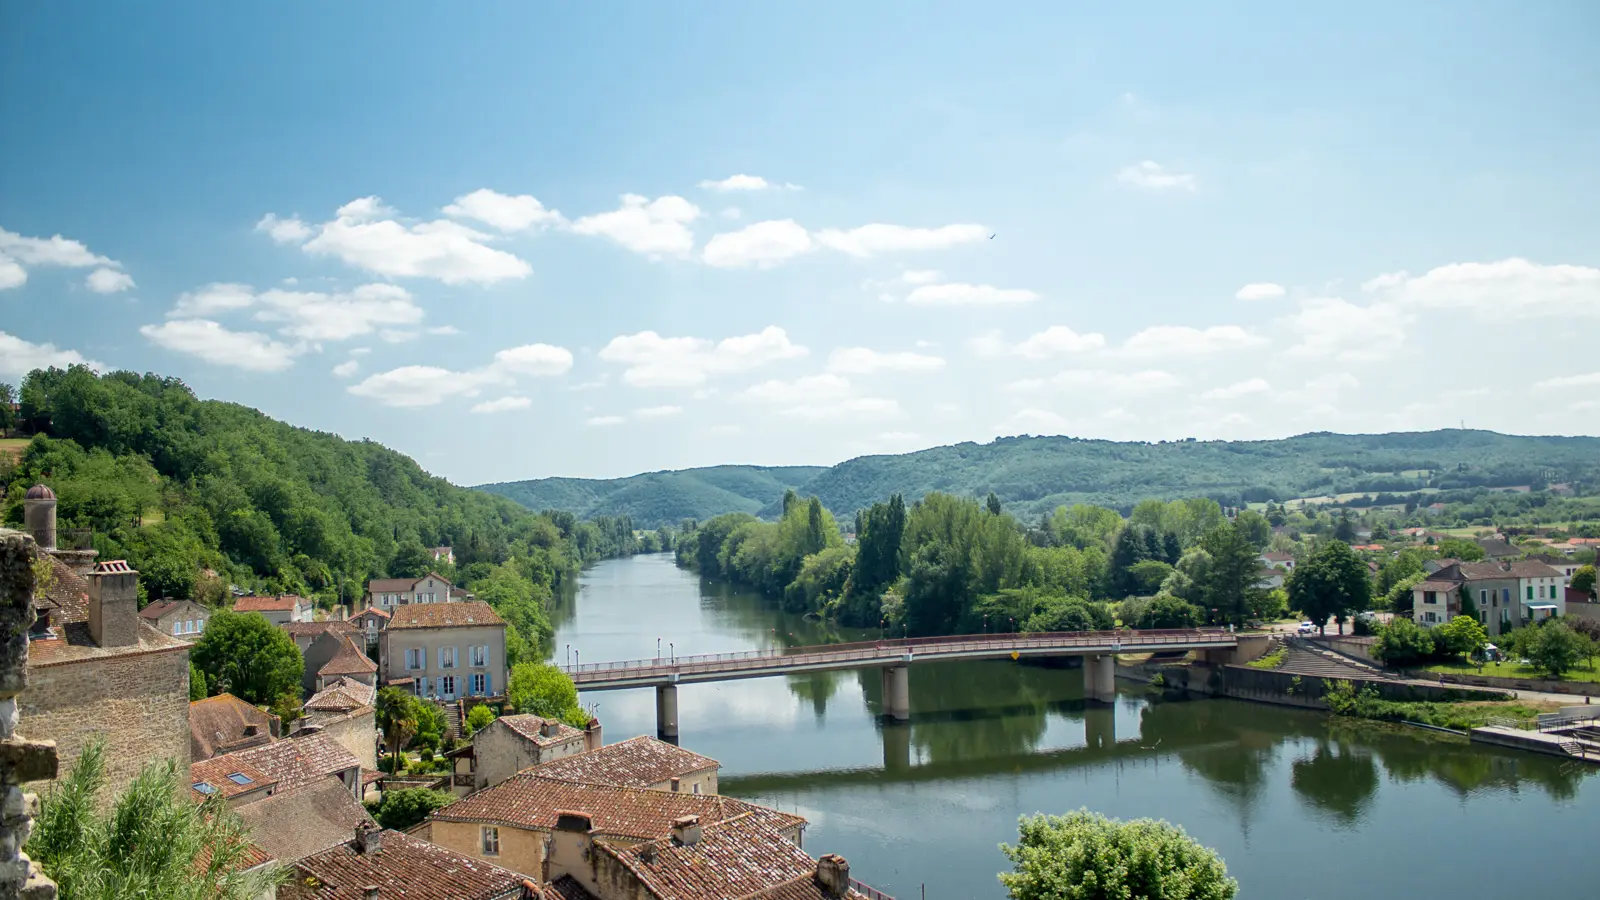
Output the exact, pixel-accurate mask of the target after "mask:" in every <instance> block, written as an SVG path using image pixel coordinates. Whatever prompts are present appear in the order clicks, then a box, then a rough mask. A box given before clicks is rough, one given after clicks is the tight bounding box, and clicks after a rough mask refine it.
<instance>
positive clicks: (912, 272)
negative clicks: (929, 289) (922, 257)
mask: <svg viewBox="0 0 1600 900" xmlns="http://www.w3.org/2000/svg"><path fill="white" fill-rule="evenodd" d="M900 280H901V281H904V282H905V283H906V284H912V285H916V284H933V283H935V282H938V281H943V280H944V273H943V272H941V271H939V270H938V269H907V270H906V271H904V272H901V273H900Z"/></svg>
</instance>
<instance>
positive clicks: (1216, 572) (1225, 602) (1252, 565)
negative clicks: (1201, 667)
mask: <svg viewBox="0 0 1600 900" xmlns="http://www.w3.org/2000/svg"><path fill="white" fill-rule="evenodd" d="M1200 549H1202V550H1204V551H1205V552H1206V554H1207V555H1208V556H1210V558H1211V559H1210V562H1209V563H1208V564H1207V565H1206V566H1205V571H1204V573H1203V574H1202V575H1201V577H1200V578H1198V579H1196V584H1197V585H1198V587H1199V593H1200V606H1201V608H1202V609H1203V610H1205V611H1206V613H1207V616H1208V618H1210V619H1211V620H1212V621H1214V622H1228V623H1232V624H1233V625H1234V626H1235V627H1242V626H1243V625H1244V621H1245V619H1246V618H1248V617H1250V616H1252V615H1255V614H1256V611H1257V610H1259V609H1264V608H1266V607H1267V606H1268V605H1269V604H1268V592H1267V590H1266V589H1265V588H1263V587H1262V586H1261V579H1260V560H1259V559H1258V557H1257V553H1256V548H1255V545H1254V544H1252V543H1250V538H1249V537H1248V536H1247V535H1246V533H1245V532H1244V530H1243V529H1241V528H1240V527H1239V526H1238V525H1237V524H1236V523H1228V524H1223V525H1217V526H1216V527H1214V528H1212V529H1211V530H1210V531H1208V532H1206V533H1205V536H1204V537H1202V538H1201V539H1200Z"/></svg>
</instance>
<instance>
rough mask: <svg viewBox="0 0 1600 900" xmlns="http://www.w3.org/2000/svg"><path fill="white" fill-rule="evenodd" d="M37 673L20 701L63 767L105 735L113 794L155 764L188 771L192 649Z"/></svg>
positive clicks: (115, 658)
mask: <svg viewBox="0 0 1600 900" xmlns="http://www.w3.org/2000/svg"><path fill="white" fill-rule="evenodd" d="M30 676H31V678H32V681H31V683H30V684H29V685H28V691H27V693H25V694H23V695H22V696H21V697H20V698H18V699H20V700H21V702H22V715H23V716H24V717H25V718H26V719H27V721H28V727H29V730H30V731H32V732H33V733H35V734H36V735H38V736H39V737H45V738H49V739H51V740H53V741H55V742H56V748H57V752H58V753H59V754H60V757H61V765H62V767H63V768H67V767H69V766H71V764H72V763H73V761H75V760H76V759H77V758H78V754H79V753H81V752H82V751H83V748H84V746H85V745H86V744H87V743H88V742H89V741H90V740H91V739H93V738H95V737H97V736H104V738H105V740H106V776H107V794H106V795H107V796H108V797H109V796H115V795H116V794H118V793H120V792H121V791H122V789H123V788H125V787H127V786H128V785H129V784H130V783H132V781H133V779H134V778H135V777H136V776H137V775H138V774H139V770H140V769H141V768H142V767H143V766H144V765H145V764H146V763H148V762H151V761H156V760H165V759H175V760H177V763H178V767H179V771H181V772H187V771H188V769H189V762H190V760H189V654H188V651H187V648H178V649H173V650H162V651H158V652H154V653H134V654H127V655H124V656H112V657H106V658H103V659H91V660H82V661H79V662H72V663H66V664H63V665H55V666H43V667H38V668H35V669H33V670H32V672H31V673H30Z"/></svg>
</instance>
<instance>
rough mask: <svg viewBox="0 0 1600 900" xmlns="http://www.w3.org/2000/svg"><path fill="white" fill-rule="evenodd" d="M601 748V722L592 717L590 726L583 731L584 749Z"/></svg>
mask: <svg viewBox="0 0 1600 900" xmlns="http://www.w3.org/2000/svg"><path fill="white" fill-rule="evenodd" d="M600 747H601V741H600V720H599V719H596V718H595V717H593V716H590V717H589V724H588V725H587V726H586V727H585V728H584V729H583V749H584V750H599V749H600Z"/></svg>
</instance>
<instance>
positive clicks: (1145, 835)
mask: <svg viewBox="0 0 1600 900" xmlns="http://www.w3.org/2000/svg"><path fill="white" fill-rule="evenodd" d="M1018 831H1019V832H1020V837H1021V840H1020V841H1019V843H1018V844H1017V845H1016V846H1011V845H1007V844H1002V845H1001V846H1000V850H1001V852H1003V853H1005V855H1006V858H1007V859H1009V860H1011V863H1012V866H1013V870H1012V871H1011V872H1003V873H1001V874H1000V883H1001V884H1003V885H1004V886H1005V888H1006V891H1007V893H1008V896H1010V897H1011V898H1012V900H1232V898H1233V897H1234V895H1235V894H1237V893H1238V890H1239V883H1238V882H1237V881H1235V880H1234V879H1232V878H1229V877H1228V867H1227V864H1225V863H1224V862H1223V861H1222V858H1221V857H1220V856H1218V855H1217V854H1216V852H1215V851H1213V850H1210V849H1207V848H1206V847H1203V846H1201V845H1200V844H1199V843H1198V842H1196V841H1195V840H1194V839H1193V838H1190V837H1189V836H1188V835H1187V834H1185V833H1184V831H1183V829H1181V828H1178V827H1177V826H1175V825H1171V824H1169V823H1167V822H1163V821H1155V820H1152V819H1134V820H1133V821H1129V822H1122V821H1118V820H1116V819H1108V818H1106V817H1105V816H1101V815H1098V814H1095V813H1091V812H1089V811H1088V810H1079V811H1077V812H1074V813H1069V814H1067V815H1065V816H1043V815H1040V816H1027V817H1024V818H1023V819H1022V820H1021V822H1020V824H1019V827H1018Z"/></svg>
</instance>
